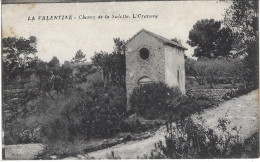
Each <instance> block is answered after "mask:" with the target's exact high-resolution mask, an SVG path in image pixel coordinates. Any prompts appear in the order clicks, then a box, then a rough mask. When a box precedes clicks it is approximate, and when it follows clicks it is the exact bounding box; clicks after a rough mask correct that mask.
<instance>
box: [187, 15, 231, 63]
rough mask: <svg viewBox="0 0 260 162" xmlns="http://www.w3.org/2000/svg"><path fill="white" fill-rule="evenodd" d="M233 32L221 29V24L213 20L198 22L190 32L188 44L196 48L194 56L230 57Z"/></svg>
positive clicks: (225, 28)
mask: <svg viewBox="0 0 260 162" xmlns="http://www.w3.org/2000/svg"><path fill="white" fill-rule="evenodd" d="M232 42H233V38H232V31H231V30H230V29H229V28H228V27H223V28H221V22H220V21H215V20H213V19H210V20H208V19H203V20H200V21H198V22H197V23H196V24H195V25H194V26H193V29H191V30H190V32H189V40H188V41H187V43H188V44H189V45H190V46H192V47H196V48H195V49H194V56H196V57H202V56H204V57H208V58H216V57H218V56H229V55H230V51H231V49H232Z"/></svg>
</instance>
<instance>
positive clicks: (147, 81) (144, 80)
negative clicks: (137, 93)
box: [137, 76, 154, 88]
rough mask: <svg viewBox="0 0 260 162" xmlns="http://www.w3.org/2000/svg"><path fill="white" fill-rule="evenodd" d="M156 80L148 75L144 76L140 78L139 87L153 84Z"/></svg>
mask: <svg viewBox="0 0 260 162" xmlns="http://www.w3.org/2000/svg"><path fill="white" fill-rule="evenodd" d="M153 83H154V82H153V81H152V79H151V78H149V77H147V76H144V77H142V78H140V79H139V80H138V82H137V84H138V86H139V88H142V87H145V86H148V85H151V84H153Z"/></svg>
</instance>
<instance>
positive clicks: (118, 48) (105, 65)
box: [91, 38, 126, 87]
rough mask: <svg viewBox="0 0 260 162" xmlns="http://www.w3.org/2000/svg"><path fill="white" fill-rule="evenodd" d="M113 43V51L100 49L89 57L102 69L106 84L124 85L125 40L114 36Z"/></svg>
mask: <svg viewBox="0 0 260 162" xmlns="http://www.w3.org/2000/svg"><path fill="white" fill-rule="evenodd" d="M114 43H115V46H114V51H113V52H112V53H111V54H108V53H107V52H103V51H101V52H98V53H95V55H94V56H93V57H92V58H91V59H92V62H93V64H94V65H96V66H98V67H100V68H101V69H102V71H103V77H104V79H106V81H107V83H108V84H112V85H119V86H121V87H125V72H126V69H125V48H124V47H123V44H124V43H125V42H124V41H122V40H120V38H114Z"/></svg>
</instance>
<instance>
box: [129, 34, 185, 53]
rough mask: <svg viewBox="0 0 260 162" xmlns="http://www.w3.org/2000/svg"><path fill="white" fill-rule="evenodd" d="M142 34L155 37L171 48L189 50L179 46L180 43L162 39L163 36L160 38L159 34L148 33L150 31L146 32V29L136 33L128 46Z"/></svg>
mask: <svg viewBox="0 0 260 162" xmlns="http://www.w3.org/2000/svg"><path fill="white" fill-rule="evenodd" d="M141 32H146V33H147V34H149V35H151V36H153V37H155V38H156V39H157V40H159V41H162V42H163V43H165V44H166V45H171V46H175V47H179V48H181V49H183V50H187V48H185V47H183V46H182V45H181V44H179V43H177V42H174V41H171V40H169V39H167V38H164V37H162V36H160V35H157V34H155V33H153V32H150V31H148V30H146V29H142V30H140V31H139V32H138V33H136V34H135V35H134V36H133V37H132V38H131V39H129V40H128V41H127V42H126V44H127V43H128V42H130V41H131V40H132V39H133V38H134V37H136V36H137V35H138V34H140V33H141ZM126 44H125V45H126Z"/></svg>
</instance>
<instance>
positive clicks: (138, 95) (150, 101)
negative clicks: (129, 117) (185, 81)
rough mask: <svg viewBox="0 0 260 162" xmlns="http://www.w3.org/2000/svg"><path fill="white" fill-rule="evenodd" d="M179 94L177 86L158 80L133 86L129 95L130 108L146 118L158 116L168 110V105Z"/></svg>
mask: <svg viewBox="0 0 260 162" xmlns="http://www.w3.org/2000/svg"><path fill="white" fill-rule="evenodd" d="M179 96H181V93H180V91H179V89H178V88H175V87H174V88H171V87H168V86H167V85H166V84H165V83H162V82H159V83H154V84H149V85H146V86H144V87H142V88H139V87H137V88H135V89H134V90H133V92H132V94H131V96H130V99H129V102H130V105H131V109H133V110H134V111H135V112H136V113H137V114H138V115H141V116H143V117H146V118H148V119H154V118H160V117H163V116H164V115H166V114H167V113H168V112H170V107H169V105H171V104H174V103H175V102H176V101H177V98H178V97H179Z"/></svg>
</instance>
